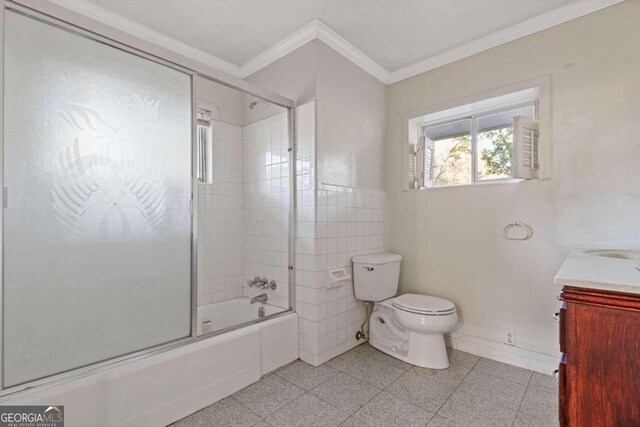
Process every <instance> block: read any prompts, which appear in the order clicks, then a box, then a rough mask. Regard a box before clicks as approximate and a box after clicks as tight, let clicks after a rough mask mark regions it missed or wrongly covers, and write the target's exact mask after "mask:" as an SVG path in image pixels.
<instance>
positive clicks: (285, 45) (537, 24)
mask: <svg viewBox="0 0 640 427" xmlns="http://www.w3.org/2000/svg"><path fill="white" fill-rule="evenodd" d="M48 1H49V2H51V3H53V4H56V5H58V6H61V7H64V8H66V9H69V10H71V11H73V12H76V13H78V14H80V15H83V16H85V17H87V18H90V19H93V20H95V21H98V22H100V23H102V24H105V25H108V26H110V27H112V28H115V29H117V30H119V31H122V32H124V33H127V34H130V35H132V36H134V37H137V38H139V39H142V40H144V41H146V42H149V43H153V44H155V45H158V46H162V47H164V48H165V49H169V50H172V51H173V52H176V53H178V54H180V55H182V56H184V57H187V58H190V59H192V60H195V61H198V62H200V63H202V64H205V65H207V66H210V67H213V68H217V69H219V70H221V71H224V72H226V73H229V74H231V75H232V76H234V77H239V78H242V79H244V78H245V77H247V76H249V75H251V74H253V73H255V72H256V71H259V70H260V69H262V68H264V67H266V66H267V65H269V64H271V63H273V62H275V61H277V60H278V59H280V58H282V57H283V56H286V55H287V54H289V53H291V52H293V51H294V50H296V49H298V48H299V47H301V46H303V45H304V44H306V43H309V42H310V41H312V40H314V39H318V40H321V41H322V42H324V43H326V44H327V45H329V46H331V47H332V48H333V49H335V50H336V51H337V52H339V53H340V54H341V55H343V56H344V57H346V58H347V59H349V60H350V61H351V62H353V63H354V64H356V65H357V66H359V67H360V68H362V69H363V70H364V71H366V72H368V73H369V74H371V75H372V76H373V77H375V78H377V79H378V80H380V81H381V82H383V83H385V84H392V83H396V82H399V81H401V80H404V79H407V78H409V77H413V76H415V75H417V74H420V73H424V72H426V71H429V70H433V69H435V68H438V67H442V66H443V65H446V64H449V63H452V62H455V61H459V60H460V59H463V58H466V57H469V56H471V55H475V54H476V53H480V52H483V51H485V50H488V49H491V48H493V47H496V46H499V45H501V44H504V43H508V42H510V41H513V40H517V39H519V38H522V37H525V36H527V35H530V34H533V33H536V32H539V31H542V30H545V29H547V28H551V27H553V26H556V25H559V24H562V23H564V22H567V21H571V20H573V19H576V18H579V17H581V16H584V15H588V14H589V13H592V12H596V11H598V10H601V9H604V8H606V7H609V6H613V5H615V4H618V3H622V2H623V1H626V0H578V1H574V2H572V3H569V4H567V5H565V6H562V7H559V8H557V9H554V10H551V11H549V12H546V13H543V14H541V15H538V16H535V17H533V18H530V19H527V20H525V21H523V22H520V23H518V24H515V25H512V26H510V27H507V28H504V29H502V30H500V31H497V32H494V33H492V34H488V35H486V36H484V37H481V38H479V39H476V40H474V41H472V42H469V43H465V44H463V45H460V46H457V47H455V48H453V49H450V50H447V51H445V52H442V53H440V54H437V55H434V56H431V57H429V58H426V59H423V60H421V61H418V62H416V63H414V64H411V65H408V66H406V67H402V68H399V69H397V70H394V71H388V70H386V69H385V68H384V67H383V66H382V65H380V64H378V63H377V62H376V61H374V60H373V59H371V58H370V57H369V56H367V55H366V54H365V53H364V52H362V51H361V50H360V49H358V48H357V47H355V46H354V45H352V44H351V43H350V42H348V41H347V40H346V39H345V38H343V37H342V36H340V35H339V34H338V33H336V32H335V31H334V30H332V29H331V28H330V27H329V26H328V25H326V24H325V23H324V22H322V21H321V20H319V19H315V20H313V21H311V22H310V23H309V24H307V25H305V26H304V27H302V28H301V29H299V30H298V31H296V32H294V33H293V34H291V35H290V36H288V37H286V38H285V39H283V40H282V41H280V42H278V43H277V44H275V45H274V46H272V47H270V48H268V49H267V50H265V51H263V52H262V53H260V54H258V55H257V56H255V57H254V58H252V59H250V60H249V61H247V62H246V63H244V64H242V65H241V66H237V65H235V64H232V63H230V62H227V61H225V60H223V59H221V58H218V57H217V56H214V55H212V54H210V53H208V52H205V51H203V50H200V49H198V48H195V47H193V46H190V45H188V44H186V43H183V42H180V41H178V40H176V39H174V38H172V37H169V36H167V35H165V34H163V33H161V32H158V31H156V30H153V29H151V28H149V27H147V26H145V25H142V24H140V23H139V22H136V21H134V20H131V19H129V18H126V17H124V16H122V15H120V14H117V13H115V12H112V11H110V10H108V9H106V8H104V7H102V6H99V5H97V4H95V3H91V2H90V1H87V0H48Z"/></svg>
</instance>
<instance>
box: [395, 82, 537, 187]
mask: <svg viewBox="0 0 640 427" xmlns="http://www.w3.org/2000/svg"><path fill="white" fill-rule="evenodd" d="M538 97H539V90H538V88H533V89H526V90H521V91H519V92H513V93H510V94H507V95H502V96H498V97H495V98H489V99H482V100H479V101H475V102H473V103H471V104H466V105H462V106H458V107H455V108H450V109H447V110H441V111H436V112H433V113H429V114H426V115H423V116H420V117H414V118H412V119H408V131H409V134H408V136H409V140H408V145H409V153H408V154H409V163H408V168H407V170H408V174H407V177H408V183H409V187H408V188H409V189H425V188H436V187H449V186H456V185H470V184H477V183H483V182H497V181H501V180H502V181H506V180H513V179H514V178H519V179H536V178H539V176H538V170H539V161H540V156H539V147H538V139H539V137H538V134H539V132H538V128H539V124H538V114H539V111H538V109H539V106H538V99H539V98H538ZM405 182H407V181H405Z"/></svg>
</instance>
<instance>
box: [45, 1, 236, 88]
mask: <svg viewBox="0 0 640 427" xmlns="http://www.w3.org/2000/svg"><path fill="white" fill-rule="evenodd" d="M48 1H49V2H50V3H53V4H55V5H57V6H60V7H64V8H65V9H68V10H70V11H72V12H75V13H77V14H79V15H83V16H85V17H86V18H89V19H92V20H94V21H97V22H100V23H101V24H104V25H108V26H110V27H112V28H114V29H116V30H118V31H122V32H123V33H126V34H129V35H131V36H134V37H137V38H139V39H141V40H144V41H146V42H148V43H153V44H155V45H157V46H162V47H163V48H165V49H168V50H171V51H173V52H175V53H177V54H180V55H182V56H184V57H186V58H189V59H192V60H194V61H198V62H200V63H201V64H204V65H207V66H209V67H213V68H216V69H218V70H220V71H224V72H226V73H229V74H231V75H232V76H234V77H240V68H239V67H238V66H237V65H235V64H232V63H230V62H228V61H225V60H224V59H221V58H218V57H217V56H214V55H212V54H210V53H208V52H205V51H203V50H200V49H198V48H195V47H193V46H191V45H188V44H186V43H183V42H181V41H178V40H176V39H174V38H173V37H169V36H167V35H165V34H163V33H161V32H159V31H156V30H154V29H152V28H149V27H147V26H146V25H143V24H141V23H139V22H137V21H134V20H132V19H129V18H127V17H125V16H123V15H120V14H118V13H115V12H112V11H110V10H109V9H106V8H104V7H102V6H99V5H97V4H95V3H91V2H89V1H86V0H48Z"/></svg>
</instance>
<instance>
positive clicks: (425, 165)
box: [414, 135, 434, 188]
mask: <svg viewBox="0 0 640 427" xmlns="http://www.w3.org/2000/svg"><path fill="white" fill-rule="evenodd" d="M433 151H434V144H433V141H432V140H431V139H429V138H428V137H427V136H424V135H423V136H421V137H420V139H419V140H418V144H417V145H416V152H415V160H414V171H415V172H414V177H415V188H428V187H431V186H432V185H433Z"/></svg>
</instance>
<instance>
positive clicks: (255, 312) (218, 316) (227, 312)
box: [198, 297, 285, 335]
mask: <svg viewBox="0 0 640 427" xmlns="http://www.w3.org/2000/svg"><path fill="white" fill-rule="evenodd" d="M260 308H264V316H270V315H272V314H276V313H279V312H281V311H285V309H283V308H280V307H276V306H274V305H271V304H264V303H259V302H256V303H255V304H251V300H250V298H245V297H240V298H234V299H231V300H227V301H220V302H216V303H213V304H207V305H203V306H200V307H198V335H202V334H203V333H205V334H208V333H211V332H216V331H220V330H222V329H227V328H231V327H232V326H237V325H241V324H243V323H247V322H250V321H252V320H256V319H259V318H260V315H259V311H260Z"/></svg>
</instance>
